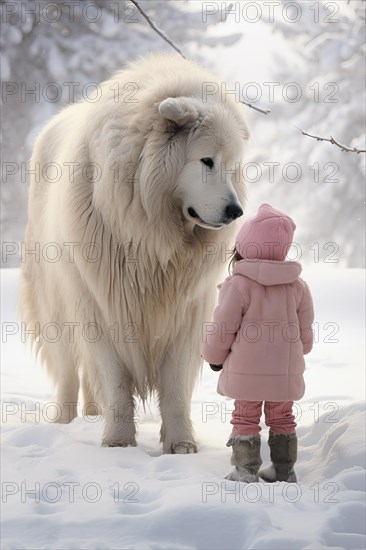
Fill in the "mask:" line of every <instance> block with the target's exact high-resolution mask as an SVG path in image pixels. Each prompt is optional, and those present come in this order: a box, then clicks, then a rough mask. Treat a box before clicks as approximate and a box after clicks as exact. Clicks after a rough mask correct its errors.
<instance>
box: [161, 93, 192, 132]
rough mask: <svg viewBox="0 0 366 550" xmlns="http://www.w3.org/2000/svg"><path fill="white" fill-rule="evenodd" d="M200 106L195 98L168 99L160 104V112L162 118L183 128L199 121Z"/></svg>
mask: <svg viewBox="0 0 366 550" xmlns="http://www.w3.org/2000/svg"><path fill="white" fill-rule="evenodd" d="M199 106H200V102H199V101H198V100H197V99H195V98H194V97H168V98H167V99H164V100H163V101H162V102H161V103H159V107H158V110H159V113H160V114H161V116H162V117H164V118H166V119H167V120H170V121H172V122H174V123H175V124H177V125H178V126H183V125H184V124H187V123H189V122H194V121H195V120H197V119H198V117H199V114H200V113H199Z"/></svg>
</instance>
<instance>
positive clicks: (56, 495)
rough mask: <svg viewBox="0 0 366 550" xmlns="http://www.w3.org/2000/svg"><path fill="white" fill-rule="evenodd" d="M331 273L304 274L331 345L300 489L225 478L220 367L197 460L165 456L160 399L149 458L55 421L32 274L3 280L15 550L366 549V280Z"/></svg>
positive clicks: (302, 420) (5, 507)
mask: <svg viewBox="0 0 366 550" xmlns="http://www.w3.org/2000/svg"><path fill="white" fill-rule="evenodd" d="M325 267H327V266H322V267H321V268H320V267H319V265H318V266H316V267H313V268H312V269H311V270H310V269H309V270H306V269H305V272H304V278H305V279H306V280H308V281H309V283H310V286H311V289H312V291H313V295H314V301H315V307H316V322H317V323H318V324H317V325H316V327H315V330H316V339H317V340H318V343H317V344H316V345H315V349H314V351H313V352H312V354H311V355H310V357H309V358H308V362H307V365H308V367H307V372H306V382H307V391H306V394H305V397H304V399H303V400H302V401H301V402H300V403H298V404H297V419H298V435H299V460H298V464H297V467H296V470H297V474H298V478H299V483H298V485H294V484H286V483H277V484H275V485H271V484H267V483H262V482H261V483H259V484H250V485H243V484H239V483H234V482H231V481H230V482H229V481H225V480H224V479H223V478H224V476H225V474H226V473H228V471H229V469H230V466H229V455H230V451H229V450H228V449H227V448H226V447H225V443H226V440H227V436H228V434H229V432H230V424H229V418H230V412H231V408H232V402H231V401H230V400H227V399H225V398H221V397H220V396H218V395H216V391H215V390H216V380H217V377H216V373H213V372H212V371H211V370H210V369H209V368H208V367H207V366H206V368H205V369H204V373H203V376H202V380H201V381H200V382H199V384H198V386H197V390H196V391H195V394H194V398H193V403H192V414H193V419H194V423H195V427H196V431H197V438H198V442H199V453H198V454H196V455H188V456H181V455H163V454H162V452H161V449H160V445H159V435H158V432H159V418H158V414H157V411H156V408H155V406H154V404H153V403H152V404H151V408H150V410H148V411H146V413H144V411H143V410H142V409H139V411H138V427H139V437H138V441H139V445H138V447H136V448H127V449H121V448H102V447H101V446H100V439H101V432H102V421H101V419H100V417H96V418H95V417H84V418H82V417H78V418H77V419H75V420H74V421H73V422H72V423H71V424H69V425H57V424H51V423H49V422H47V412H49V411H50V409H48V406H49V405H47V404H48V403H50V402H51V401H52V388H51V385H50V383H49V382H48V380H47V378H46V375H45V374H44V373H43V372H42V370H41V369H40V368H38V367H36V366H35V364H34V361H33V359H32V357H31V356H30V354H29V353H28V352H27V351H26V350H25V349H24V346H23V345H22V343H21V331H20V330H18V328H19V325H17V323H19V321H18V318H17V313H16V309H17V308H16V290H17V285H18V277H19V273H18V271H17V270H15V269H7V270H2V273H1V275H2V330H3V335H2V397H3V407H2V413H3V416H2V429H3V436H2V437H3V445H2V464H3V473H2V522H3V525H2V534H3V543H2V548H6V549H23V548H27V549H40V548H47V549H48V548H50V549H51V548H53V549H68V548H73V549H79V548H80V549H81V548H84V549H110V548H114V549H122V548H123V549H124V548H135V549H177V548H179V549H196V548H197V549H215V548H225V549H234V548H242V549H281V550H284V549H308V550H310V549H313V550H315V549H316V550H320V549H323V548H328V549H333V550H336V549H337V550H339V549H347V550H356V549H360V550H361V549H364V548H365V538H364V526H365V524H364V521H365V520H364V517H365V509H364V505H365V462H364V457H365V454H364V437H365V426H364V405H363V400H364V387H365V384H364V382H365V380H364V378H365V377H364V305H363V304H364V272H363V271H362V270H351V269H348V270H347V269H331V268H330V267H329V268H328V269H325ZM12 333H14V334H12ZM31 411H33V412H31ZM266 439H267V429H265V428H264V429H263V431H262V449H263V450H262V457H263V460H264V462H268V455H269V453H268V449H267V444H266Z"/></svg>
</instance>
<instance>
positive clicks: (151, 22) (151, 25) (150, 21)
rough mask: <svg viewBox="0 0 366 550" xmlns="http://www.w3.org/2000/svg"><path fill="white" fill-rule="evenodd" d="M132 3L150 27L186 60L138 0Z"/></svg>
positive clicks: (133, 0)
mask: <svg viewBox="0 0 366 550" xmlns="http://www.w3.org/2000/svg"><path fill="white" fill-rule="evenodd" d="M130 2H132V4H134V5H135V6H136V8H137V9H138V10H139V12H140V13H141V15H142V17H144V18H145V19H146V21H147V22H148V23H149V25H150V27H151V28H153V29H154V31H156V32H157V33H158V34H159V35H160V36H161V37H162V38H163V39H164V40H165V42H168V44H169V45H170V46H172V48H174V49H175V51H177V52H178V53H179V55H181V56H182V57H183V58H184V59H186V56H185V55H184V54H183V52H182V51H181V50H180V49H179V48H178V46H176V45H175V44H174V42H173V41H172V40H171V39H170V38H169V36H168V35H167V34H166V33H165V32H164V31H163V30H161V29H159V27H158V26H157V25H156V24H155V23H154V21H152V20H151V19H150V17H149V16H148V15H147V13H146V12H145V10H144V9H143V8H142V7H141V6H140V4H139V3H138V2H137V0H130Z"/></svg>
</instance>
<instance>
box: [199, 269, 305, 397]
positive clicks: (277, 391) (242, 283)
mask: <svg viewBox="0 0 366 550" xmlns="http://www.w3.org/2000/svg"><path fill="white" fill-rule="evenodd" d="M300 273H301V265H300V264H299V263H297V262H286V261H284V262H281V261H271V260H240V261H239V262H237V263H236V264H235V265H234V269H233V275H231V276H230V277H227V278H226V280H225V281H224V282H223V284H222V285H220V286H219V288H220V294H219V305H218V306H217V307H216V309H215V312H214V320H213V323H207V324H206V326H205V329H204V331H203V332H204V334H203V348H202V356H203V357H204V359H205V360H206V361H207V362H208V363H211V364H215V365H221V364H223V370H222V371H221V374H220V378H219V383H218V388H217V391H218V393H220V394H221V395H226V396H227V397H231V398H233V399H243V400H247V401H296V400H298V399H300V398H301V397H302V396H303V395H304V391H305V384H304V378H303V372H304V370H305V361H304V357H303V356H304V355H305V354H307V353H309V352H310V351H311V349H312V346H313V331H312V323H313V321H314V310H313V301H312V297H311V294H310V290H309V287H308V285H307V284H306V283H305V281H303V280H302V279H300V278H299V275H300Z"/></svg>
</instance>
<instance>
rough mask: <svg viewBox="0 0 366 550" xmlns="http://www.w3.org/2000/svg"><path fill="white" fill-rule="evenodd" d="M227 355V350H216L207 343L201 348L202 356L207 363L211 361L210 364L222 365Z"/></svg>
mask: <svg viewBox="0 0 366 550" xmlns="http://www.w3.org/2000/svg"><path fill="white" fill-rule="evenodd" d="M228 355H229V352H228V351H227V350H218V349H215V348H213V347H212V346H210V345H209V344H205V345H204V347H203V349H202V357H203V358H204V360H205V361H207V363H211V364H212V365H222V364H223V363H224V361H225V359H226V357H227V356H228Z"/></svg>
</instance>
